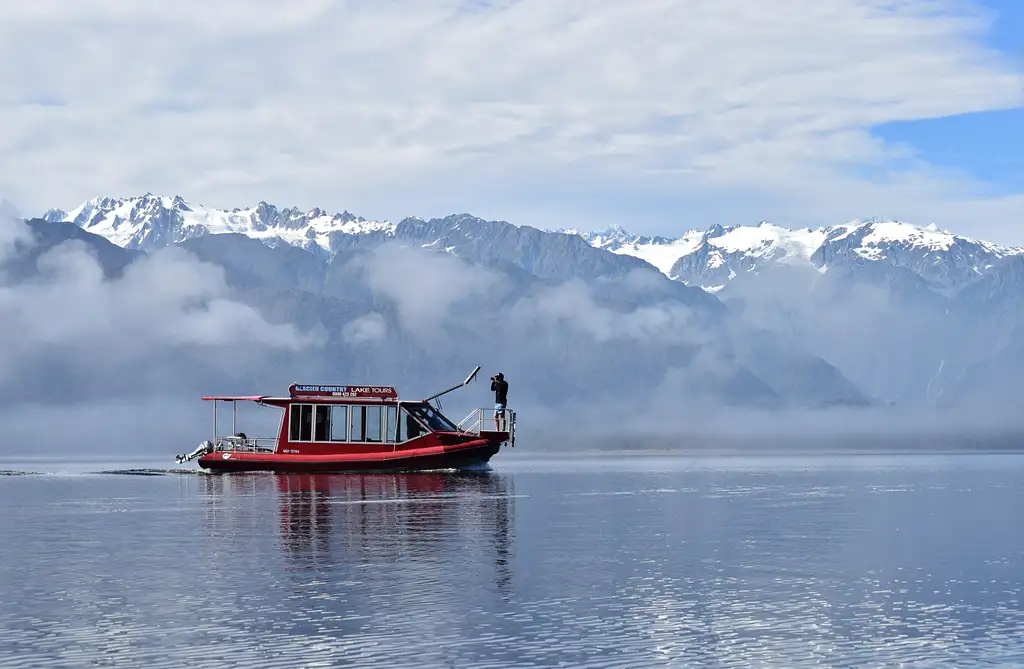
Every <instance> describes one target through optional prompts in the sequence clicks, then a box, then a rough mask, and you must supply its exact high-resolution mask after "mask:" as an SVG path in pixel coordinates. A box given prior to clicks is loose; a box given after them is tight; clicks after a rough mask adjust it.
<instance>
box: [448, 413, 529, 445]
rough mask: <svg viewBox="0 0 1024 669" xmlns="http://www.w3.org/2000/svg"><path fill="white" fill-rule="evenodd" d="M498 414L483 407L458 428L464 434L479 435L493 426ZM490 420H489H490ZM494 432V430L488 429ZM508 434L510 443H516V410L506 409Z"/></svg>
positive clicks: (460, 422) (471, 414)
mask: <svg viewBox="0 0 1024 669" xmlns="http://www.w3.org/2000/svg"><path fill="white" fill-rule="evenodd" d="M496 413H497V411H496V410H495V409H492V408H484V407H481V408H479V409H473V411H472V412H470V414H469V415H468V416H466V417H465V418H463V419H462V420H461V421H459V423H458V428H459V429H460V430H462V431H463V432H469V433H470V434H477V435H479V434H480V433H481V432H483V431H484V430H485V429H487V428H486V427H485V426H489V425H492V424H493V422H494V416H495V414H496ZM488 419H489V420H488ZM487 431H489V432H492V431H495V430H494V429H487ZM504 431H506V432H508V435H509V441H510V442H511V443H513V444H514V443H515V439H516V437H515V434H516V412H515V409H505V430H504Z"/></svg>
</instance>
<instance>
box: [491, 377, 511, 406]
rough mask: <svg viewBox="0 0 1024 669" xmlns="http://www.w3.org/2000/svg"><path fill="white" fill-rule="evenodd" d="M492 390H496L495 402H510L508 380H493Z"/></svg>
mask: <svg viewBox="0 0 1024 669" xmlns="http://www.w3.org/2000/svg"><path fill="white" fill-rule="evenodd" d="M491 390H493V391H494V403H495V404H508V381H506V380H505V379H501V380H499V381H491Z"/></svg>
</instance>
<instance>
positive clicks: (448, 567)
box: [0, 449, 1024, 669]
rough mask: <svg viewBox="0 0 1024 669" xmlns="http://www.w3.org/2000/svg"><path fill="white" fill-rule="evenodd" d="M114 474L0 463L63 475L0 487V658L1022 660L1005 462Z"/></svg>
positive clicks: (736, 662) (672, 462)
mask: <svg viewBox="0 0 1024 669" xmlns="http://www.w3.org/2000/svg"><path fill="white" fill-rule="evenodd" d="M518 450H519V449H517V451H518ZM123 464H124V463H119V464H116V463H115V464H114V465H111V464H110V463H106V464H103V465H102V466H101V465H100V464H97V463H84V464H79V465H74V466H72V465H65V464H59V465H58V464H54V463H36V464H35V466H34V467H33V466H27V465H25V463H14V464H12V463H11V462H0V469H35V470H37V471H39V470H41V471H50V472H65V473H54V474H44V475H38V476H4V477H0V666H2V667H5V668H16V667H33V668H38V667H93V666H123V667H129V666H130V667H218V668H220V667H256V666H261V667H330V666H337V667H417V668H419V669H423V668H426V667H473V668H484V667H532V666H536V667H598V668H601V667H660V666H666V667H668V666H671V667H684V666H685V667H780V668H782V667H810V666H815V667H819V666H828V667H873V668H874V667H946V666H949V667H952V666H960V667H964V666H986V667H1021V666H1024V605H1022V602H1021V596H1022V595H1021V593H1022V586H1024V518H1022V511H1024V486H1022V481H1024V456H1021V455H1013V454H998V455H977V454H971V455H967V454H964V455H957V454H942V455H927V454H914V455H901V456H869V455H832V456H821V457H781V456H779V457H760V458H755V457H741V456H737V457H717V458H716V457H695V456H694V457H672V456H665V457H654V456H651V457H646V456H636V455H634V456H628V457H618V456H589V457H584V456H580V457H564V458H558V457H546V458H542V457H533V456H530V455H528V454H520V453H518V452H516V453H513V454H510V453H508V452H506V451H503V452H502V453H501V454H499V456H498V457H497V458H495V460H494V462H493V465H494V469H493V471H490V472H480V473H471V474H451V473H428V474H406V475H334V476H327V475H324V476H299V475H273V474H257V475H227V476H207V475H195V474H187V475H183V474H165V475H153V476H142V475H124V474H98V473H88V472H90V471H93V472H95V471H100V470H102V469H103V468H109V467H111V466H123Z"/></svg>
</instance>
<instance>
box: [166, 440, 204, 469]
mask: <svg viewBox="0 0 1024 669" xmlns="http://www.w3.org/2000/svg"><path fill="white" fill-rule="evenodd" d="M211 452H213V442H211V441H210V440H209V439H207V440H206V441H204V442H203V443H201V444H199V446H198V448H196V450H194V451H192V452H191V453H188V454H185V453H183V454H181V455H176V456H174V460H175V462H177V463H178V464H179V465H180V464H182V463H184V462H188V461H190V460H195V459H196V458H198V457H199V456H201V455H206V454H207V453H211Z"/></svg>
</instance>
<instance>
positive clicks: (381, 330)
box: [341, 313, 388, 344]
mask: <svg viewBox="0 0 1024 669" xmlns="http://www.w3.org/2000/svg"><path fill="white" fill-rule="evenodd" d="M387 331H388V327H387V322H386V321H385V320H384V317H383V316H381V315H380V314H378V313H370V314H364V315H362V316H360V317H358V318H355V319H353V320H351V321H349V322H348V323H346V324H345V326H344V327H342V329H341V337H342V339H343V340H344V341H345V342H347V343H349V344H365V343H369V342H376V341H380V340H381V339H383V338H384V336H385V335H386V334H387Z"/></svg>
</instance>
